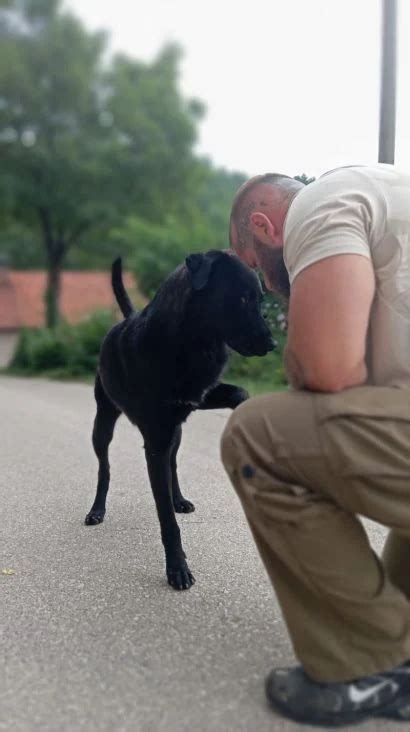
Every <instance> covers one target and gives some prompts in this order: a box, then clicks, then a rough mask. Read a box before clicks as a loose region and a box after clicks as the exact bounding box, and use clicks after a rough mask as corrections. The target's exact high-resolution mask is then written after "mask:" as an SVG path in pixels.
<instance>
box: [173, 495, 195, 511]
mask: <svg viewBox="0 0 410 732" xmlns="http://www.w3.org/2000/svg"><path fill="white" fill-rule="evenodd" d="M174 511H175V513H192V511H195V506H194V504H193V503H191V501H187V499H186V498H183V497H182V496H181V498H176V499H174Z"/></svg>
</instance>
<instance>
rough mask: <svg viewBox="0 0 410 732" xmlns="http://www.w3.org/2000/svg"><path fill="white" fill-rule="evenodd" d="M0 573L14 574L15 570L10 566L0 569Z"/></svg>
mask: <svg viewBox="0 0 410 732" xmlns="http://www.w3.org/2000/svg"><path fill="white" fill-rule="evenodd" d="M0 574H7V575H9V574H16V570H15V569H10V568H5V569H0Z"/></svg>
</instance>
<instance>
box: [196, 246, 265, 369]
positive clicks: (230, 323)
mask: <svg viewBox="0 0 410 732" xmlns="http://www.w3.org/2000/svg"><path fill="white" fill-rule="evenodd" d="M185 264H186V267H187V269H188V272H189V275H190V279H191V286H192V294H193V297H194V299H195V300H197V302H198V304H199V305H202V306H203V308H201V310H202V312H205V313H206V316H207V319H209V322H210V323H211V325H212V328H213V329H214V330H216V331H217V332H218V334H219V335H220V337H221V338H222V339H223V340H224V341H225V343H226V344H227V345H228V346H229V347H230V348H232V349H233V350H234V351H237V352H238V353H240V354H241V355H242V356H265V355H266V353H268V351H271V350H272V349H273V348H274V345H275V344H274V341H273V339H272V335H271V332H270V330H269V328H268V326H267V325H266V323H265V320H264V318H263V315H262V312H261V304H262V299H263V294H262V287H261V284H260V281H259V279H258V277H257V275H256V274H255V273H254V272H252V270H251V269H249V267H247V266H246V265H244V264H242V262H241V261H240V260H239V258H238V257H237V256H236V255H235V254H233V253H231V252H227V251H218V250H211V251H209V252H206V253H205V254H191V255H190V256H189V257H187V258H186V260H185Z"/></svg>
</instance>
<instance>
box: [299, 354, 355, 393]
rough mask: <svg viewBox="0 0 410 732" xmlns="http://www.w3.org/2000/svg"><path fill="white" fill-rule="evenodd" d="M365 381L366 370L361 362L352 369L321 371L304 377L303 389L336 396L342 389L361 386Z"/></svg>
mask: <svg viewBox="0 0 410 732" xmlns="http://www.w3.org/2000/svg"><path fill="white" fill-rule="evenodd" d="M366 381H367V368H366V365H365V364H364V363H363V362H362V363H360V364H359V365H358V366H356V367H355V368H353V369H351V368H350V369H340V368H339V369H336V368H334V369H331V370H323V371H321V372H320V371H318V372H315V373H312V374H310V375H308V374H307V375H306V378H305V388H306V389H308V390H309V391H319V392H326V393H328V394H336V393H338V392H340V391H343V390H344V389H351V388H353V387H354V386H362V385H363V384H365V383H366Z"/></svg>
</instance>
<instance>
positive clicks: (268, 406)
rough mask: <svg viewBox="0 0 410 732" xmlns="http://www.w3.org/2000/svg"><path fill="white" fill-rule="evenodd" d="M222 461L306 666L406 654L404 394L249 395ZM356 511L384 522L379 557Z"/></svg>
mask: <svg viewBox="0 0 410 732" xmlns="http://www.w3.org/2000/svg"><path fill="white" fill-rule="evenodd" d="M222 460H223V463H224V465H225V468H226V470H227V472H228V474H229V476H230V479H231V481H232V483H233V485H234V487H235V489H236V491H237V493H238V495H239V498H240V500H241V502H242V505H243V508H244V511H245V514H246V517H247V520H248V522H249V525H250V528H251V530H252V533H253V537H254V539H255V541H256V544H257V546H258V549H259V552H260V555H261V557H262V560H263V562H264V564H265V567H266V569H267V571H268V574H269V576H270V578H271V581H272V584H273V586H274V589H275V591H276V595H277V597H278V600H279V603H280V606H281V609H282V612H283V616H284V619H285V621H286V624H287V627H288V630H289V633H290V636H291V640H292V643H293V646H294V650H295V653H296V655H297V657H298V658H299V660H300V662H301V663H302V664H303V666H304V668H305V670H306V672H307V673H308V674H309V675H310V676H311V677H312V678H313V679H315V680H317V681H322V682H333V681H347V680H350V679H353V678H357V677H360V676H365V675H369V674H372V673H375V672H380V671H383V670H387V669H390V668H392V667H394V666H396V665H397V664H399V663H402V662H403V661H405V660H407V659H410V602H409V599H410V389H409V390H407V389H395V388H391V387H359V388H355V389H349V390H347V391H344V392H341V393H338V394H313V393H309V392H285V393H278V394H267V395H264V396H260V397H255V398H253V399H250V400H249V401H247V402H245V403H244V404H242V405H241V406H240V407H238V408H237V409H236V410H235V411H234V412H233V414H232V416H231V418H230V420H229V422H228V424H227V426H226V429H225V431H224V434H223V436H222ZM358 515H362V516H367V517H368V518H370V519H373V520H375V521H377V522H379V523H380V524H384V525H385V526H388V527H389V528H390V529H391V531H390V534H389V536H388V539H387V542H386V545H385V549H384V553H383V559H382V560H380V559H379V558H378V557H377V556H376V555H375V553H374V552H373V551H372V549H371V547H370V544H369V541H368V538H367V535H366V533H365V531H364V529H363V526H362V523H361V522H360V521H359V519H358V518H357V516H358Z"/></svg>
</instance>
